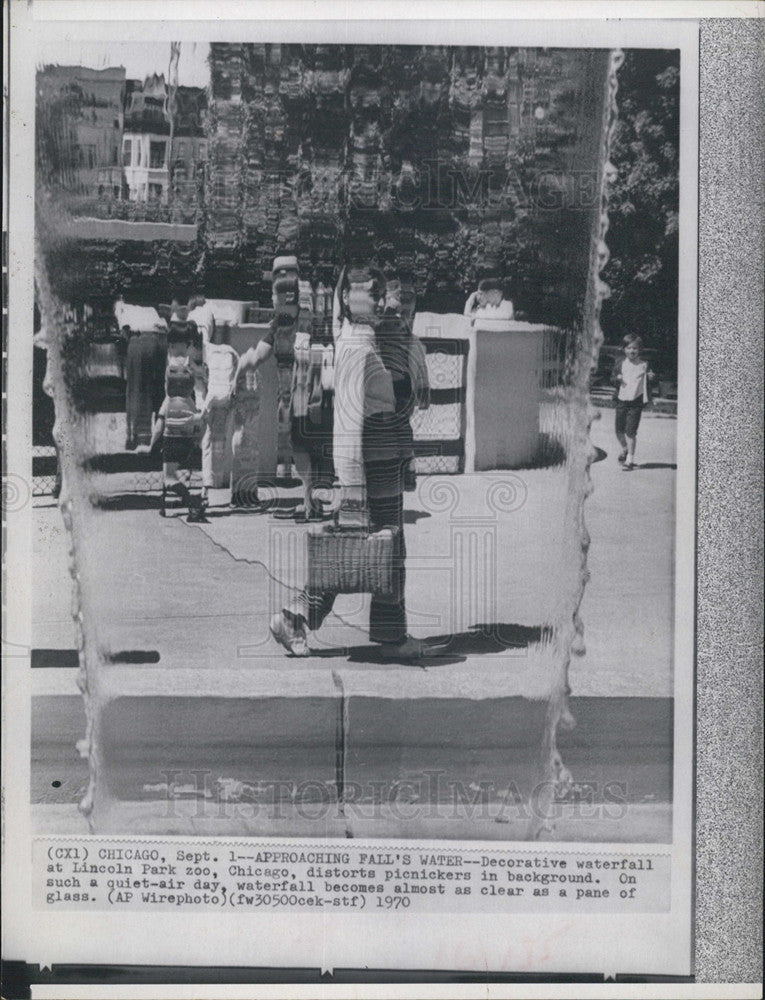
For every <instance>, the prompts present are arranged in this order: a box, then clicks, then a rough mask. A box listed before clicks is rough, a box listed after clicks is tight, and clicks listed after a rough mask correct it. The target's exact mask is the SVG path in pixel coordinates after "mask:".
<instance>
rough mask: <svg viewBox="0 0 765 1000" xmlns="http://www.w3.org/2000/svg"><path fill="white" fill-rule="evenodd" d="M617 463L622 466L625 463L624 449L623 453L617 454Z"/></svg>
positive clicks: (625, 450) (625, 451) (625, 453)
mask: <svg viewBox="0 0 765 1000" xmlns="http://www.w3.org/2000/svg"><path fill="white" fill-rule="evenodd" d="M617 461H618V462H621V463H622V465H623V464H624V463H625V462H626V461H627V449H626V448H625V449H624V451H620V452H619V457H618V459H617Z"/></svg>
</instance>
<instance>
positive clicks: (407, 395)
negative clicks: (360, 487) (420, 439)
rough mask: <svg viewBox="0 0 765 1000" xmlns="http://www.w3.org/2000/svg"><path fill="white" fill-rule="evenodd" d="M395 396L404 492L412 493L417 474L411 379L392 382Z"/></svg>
mask: <svg viewBox="0 0 765 1000" xmlns="http://www.w3.org/2000/svg"><path fill="white" fill-rule="evenodd" d="M393 391H394V394H395V397H396V420H397V423H398V437H399V447H400V449H401V461H402V463H403V487H404V492H406V493H413V492H414V491H415V490H416V489H417V476H416V474H415V470H414V432H413V430H412V414H413V413H414V394H413V389H412V380H411V379H410V378H408V377H407V378H405V379H401V380H399V381H396V382H394V383H393Z"/></svg>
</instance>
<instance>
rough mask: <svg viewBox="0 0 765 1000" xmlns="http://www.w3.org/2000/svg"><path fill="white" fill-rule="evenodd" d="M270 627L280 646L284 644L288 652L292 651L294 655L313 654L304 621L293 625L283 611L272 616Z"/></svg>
mask: <svg viewBox="0 0 765 1000" xmlns="http://www.w3.org/2000/svg"><path fill="white" fill-rule="evenodd" d="M268 628H269V630H270V632H271V635H272V636H273V637H274V639H276V641H277V642H278V643H279V645H280V646H284V648H285V649H286V650H287V652H288V653H292V655H293V656H310V655H311V651H310V650H309V648H308V639H307V637H306V634H305V626H304V625H303V624H302V623H301V624H297V625H293V624H292V622H290V621H289V620H288V618H287V616H286V615H285V614H284V612H283V611H280V612H279V613H278V614H275V615H274V616H273V617H272V619H271V621H270V623H269V626H268Z"/></svg>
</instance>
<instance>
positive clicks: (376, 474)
mask: <svg viewBox="0 0 765 1000" xmlns="http://www.w3.org/2000/svg"><path fill="white" fill-rule="evenodd" d="M364 470H365V475H366V485H367V503H368V505H369V519H370V526H371V529H372V531H379V530H380V529H381V528H384V527H396V528H398V531H397V532H396V541H395V545H394V551H393V592H392V593H391V594H387V595H384V596H383V595H377V594H373V595H372V602H371V605H370V608H369V638H370V639H371V640H372V642H402V641H403V640H404V639H405V638H406V602H405V592H406V565H405V561H406V542H405V540H404V498H403V491H402V483H401V460H400V458H399V457H398V456H395V457H383V458H369V459H365V461H364ZM336 597H337V594H335V593H333V592H325V593H316V592H312V591H309V590H307V589H306V590H303V591H302V593H300V594H299V595H298V596H297V598H296V599H295V600H294V601H293V602H292V603H291V604H289V605H288V606H287V607H285V609H284V610H285V611H286V612H287V613H288V614H291V615H293V616H300V617H302V618H304V619H305V620H306V622H307V624H308V627H309V628H310V629H311V630H312V631H314V630H316V629H318V628H320V627H321V624H322V623H323V621H324V619H325V618H326V617H327V615H328V614H329V613H330V611H331V610H332V607H333V605H334V603H335V598H336Z"/></svg>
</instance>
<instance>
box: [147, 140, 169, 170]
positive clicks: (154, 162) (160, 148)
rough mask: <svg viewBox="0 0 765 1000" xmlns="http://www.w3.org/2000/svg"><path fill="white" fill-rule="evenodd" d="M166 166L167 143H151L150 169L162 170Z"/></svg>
mask: <svg viewBox="0 0 765 1000" xmlns="http://www.w3.org/2000/svg"><path fill="white" fill-rule="evenodd" d="M164 165H165V143H164V142H151V143H149V167H150V168H151V169H152V170H161V169H162V167H164Z"/></svg>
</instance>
